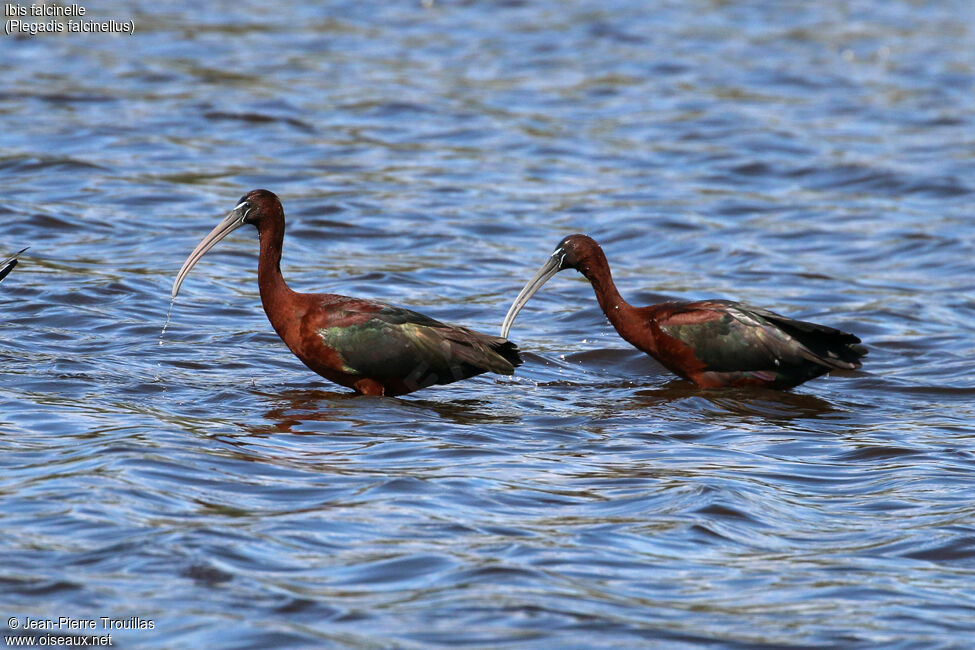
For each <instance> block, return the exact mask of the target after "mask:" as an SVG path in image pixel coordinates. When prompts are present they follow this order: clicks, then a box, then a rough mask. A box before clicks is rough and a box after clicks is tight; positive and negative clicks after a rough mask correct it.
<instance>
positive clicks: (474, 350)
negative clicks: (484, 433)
mask: <svg viewBox="0 0 975 650" xmlns="http://www.w3.org/2000/svg"><path fill="white" fill-rule="evenodd" d="M318 333H319V335H320V336H321V337H322V342H323V343H324V344H325V345H326V346H328V347H329V348H332V349H333V350H335V351H336V352H337V353H338V354H339V355H340V356H341V357H342V360H343V363H344V365H345V368H344V370H345V371H346V372H349V373H352V374H356V375H361V376H362V377H369V378H373V379H378V380H382V379H396V378H404V377H405V378H409V379H410V380H411V381H413V382H415V383H417V384H418V385H429V384H445V383H450V382H453V381H457V380H459V379H465V378H467V377H472V376H474V375H478V374H481V373H483V372H487V371H491V372H497V373H501V374H509V375H510V374H511V373H512V372H513V371H514V367H515V366H516V365H518V364H519V363H521V360H520V358H519V357H518V353H517V348H516V347H515V346H514V344H512V343H510V342H508V341H507V340H506V339H503V338H500V337H496V336H488V335H486V334H481V333H479V332H474V331H472V330H469V329H467V328H464V327H455V326H452V325H447V324H445V323H441V322H440V321H437V320H434V319H432V318H430V317H428V316H424V315H423V314H419V313H417V312H414V311H411V310H408V309H403V308H401V307H394V306H391V305H384V306H382V307H381V308H380V309H379V310H378V311H374V312H372V313H370V314H368V315H367V318H366V319H365V320H363V321H361V322H359V323H356V324H352V325H346V326H342V327H329V328H322V329H319V330H318Z"/></svg>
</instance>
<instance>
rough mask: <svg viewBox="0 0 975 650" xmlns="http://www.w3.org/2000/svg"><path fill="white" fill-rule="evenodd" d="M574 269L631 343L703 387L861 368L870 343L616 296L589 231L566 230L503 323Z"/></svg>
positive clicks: (752, 312) (754, 316)
mask: <svg viewBox="0 0 975 650" xmlns="http://www.w3.org/2000/svg"><path fill="white" fill-rule="evenodd" d="M570 268H571V269H576V270H577V271H579V272H580V273H582V275H584V276H585V277H586V279H587V280H589V282H590V283H591V284H592V288H593V290H594V291H595V293H596V299H597V300H598V301H599V306H600V307H601V308H602V310H603V313H605V314H606V316H607V318H609V322H610V323H611V324H612V325H613V327H614V328H616V331H617V332H618V333H619V335H620V336H622V337H623V338H624V339H625V340H626V341H628V342H629V343H630V344H631V345H633V346H634V347H636V348H638V349H640V350H642V351H644V352H646V353H647V354H649V355H650V356H652V357H653V358H654V359H656V360H657V361H659V362H660V363H661V364H662V365H663V366H664V367H665V368H667V369H668V370H670V371H671V372H673V373H674V374H677V375H679V376H681V377H683V378H684V379H688V380H690V381H692V382H694V383H695V384H697V385H698V386H700V387H702V388H716V387H721V386H767V387H771V388H791V387H793V386H797V385H798V384H801V383H803V382H805V381H808V380H810V379H812V378H814V377H818V376H820V375H822V374H825V373H827V372H829V371H830V370H837V369H842V370H853V369H856V368H859V367H860V366H861V364H860V357H862V356H864V355H865V354H866V353H867V349H866V348H865V347H863V346H862V345H859V343H860V339H858V338H857V337H856V336H854V335H853V334H847V333H846V332H841V331H840V330H837V329H833V328H832V327H827V326H825V325H817V324H816V323H809V322H806V321H800V320H795V319H792V318H787V317H785V316H782V315H780V314H776V313H775V312H771V311H768V310H767V309H758V308H755V307H749V306H747V305H744V304H741V303H737V302H731V301H730V300H702V301H698V302H665V303H661V304H659V305H650V306H649V307H633V306H632V305H630V304H629V303H627V302H626V301H625V300H623V298H622V297H621V296H620V293H619V291H618V290H617V289H616V284H615V283H614V282H613V277H612V274H611V273H610V269H609V263H608V262H607V261H606V255H605V254H604V253H603V249H602V248H600V246H599V244H597V243H596V242H595V241H594V240H593V239H592V238H591V237H588V236H586V235H569V236H568V237H566V238H565V239H563V240H562V241H561V242H559V245H558V246H557V247H556V248H555V252H553V253H552V255H551V256H550V257H549V258H548V261H547V262H545V264H544V265H543V266H542V268H541V269H540V270H539V271H538V273H537V274H536V275H535V277H534V278H532V279H531V280H530V281H529V282H528V284H526V285H525V287H524V288H523V289H522V290H521V293H520V294H518V297H517V298H515V301H514V303H512V305H511V309H509V310H508V314H507V316H505V319H504V324H503V325H502V326H501V336H507V335H508V331H509V330H510V328H511V324H512V323H513V322H514V320H515V316H517V315H518V312H519V311H521V309H522V307H524V306H525V303H527V302H528V299H529V298H531V297H532V296H533V295H534V294H535V292H536V291H538V290H539V289H540V288H541V287H542V285H543V284H545V282H546V281H548V279H549V278H551V277H552V276H554V275H555V274H556V273H558V272H559V271H563V270H565V269H570Z"/></svg>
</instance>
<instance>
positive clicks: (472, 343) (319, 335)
mask: <svg viewBox="0 0 975 650" xmlns="http://www.w3.org/2000/svg"><path fill="white" fill-rule="evenodd" d="M244 223H251V224H253V225H255V226H256V227H257V229H258V232H259V234H260V242H261V254H260V260H259V262H258V272H257V273H258V285H259V287H260V292H261V302H262V304H263V306H264V311H265V313H266V314H267V317H268V320H269V321H270V322H271V325H272V327H274V330H275V331H276V332H277V333H278V336H280V337H281V339H282V340H283V341H284V342H285V344H286V345H287V346H288V348H289V349H290V350H291V351H292V352H293V353H294V354H295V356H297V357H298V358H299V359H301V361H302V362H304V364H305V365H306V366H308V367H309V368H311V369H312V370H314V371H315V372H317V373H318V374H320V375H321V376H323V377H325V378H326V379H329V380H331V381H333V382H335V383H337V384H341V385H342V386H347V387H349V388H352V389H354V390H356V391H357V392H359V393H363V394H367V395H387V396H392V395H403V394H406V393H410V392H413V391H415V390H418V389H420V388H425V387H427V386H431V385H434V384H449V383H452V382H455V381H458V380H460V379H466V378H468V377H473V376H474V375H479V374H481V373H484V372H488V371H490V372H496V373H500V374H509V375H510V374H511V373H512V372H514V368H515V366H517V365H518V364H520V363H521V358H520V357H519V355H518V348H517V346H515V345H514V344H513V343H511V342H510V341H507V340H506V339H504V338H501V337H497V336H490V335H487V334H482V333H480V332H475V331H474V330H470V329H467V328H465V327H458V326H455V325H448V324H445V323H441V322H439V321H437V320H434V319H432V318H429V317H427V316H424V315H423V314H419V313H417V312H414V311H411V310H408V309H404V308H402V307H395V306H392V305H387V304H385V303H382V302H377V301H373V300H363V299H360V298H350V297H347V296H341V295H337V294H308V293H299V292H296V291H292V290H291V288H290V287H288V285H287V283H286V282H285V281H284V277H283V276H282V275H281V269H280V260H281V247H282V244H283V241H284V210H283V209H282V208H281V203H280V201H279V200H278V198H277V197H276V196H275V195H274V194H272V193H271V192H268V191H267V190H254V191H252V192H250V193H248V194H247V195H245V196H244V197H243V198H242V199H241V201H240V202H239V205H238V206H237V208H235V209H234V211H233V212H231V213H230V215H228V217H227V218H226V219H225V220H224V221H223V222H222V223H221V224H220V225H218V226H217V227H216V228H215V229H214V230H213V232H211V233H210V235H208V236H207V237H206V238H204V240H203V241H202V242H201V243H200V245H199V246H197V248H196V250H194V251H193V253H191V254H190V256H189V258H188V259H187V260H186V263H185V264H184V265H183V269H182V270H181V271H180V274H179V276H178V277H177V279H176V283H175V284H174V287H173V297H174V298H175V296H176V293H177V292H178V291H179V285H180V284H181V282H182V280H183V278H184V277H185V276H186V274H187V273H188V272H189V269H190V268H192V266H193V265H194V264H195V263H196V261H197V260H198V259H199V258H200V257H202V255H203V254H204V253H205V252H206V251H207V250H209V249H210V248H212V246H213V245H214V244H216V242H217V241H219V240H220V239H222V238H223V237H225V236H226V235H227V234H229V233H230V232H231V231H232V230H235V229H236V228H237V227H239V226H240V225H243V224H244Z"/></svg>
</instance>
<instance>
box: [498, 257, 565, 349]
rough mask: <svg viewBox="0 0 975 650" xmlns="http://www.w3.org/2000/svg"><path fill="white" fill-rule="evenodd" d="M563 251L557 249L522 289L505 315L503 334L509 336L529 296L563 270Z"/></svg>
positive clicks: (505, 336) (502, 327) (502, 325)
mask: <svg viewBox="0 0 975 650" xmlns="http://www.w3.org/2000/svg"><path fill="white" fill-rule="evenodd" d="M561 253H562V251H561V250H557V251H555V252H554V253H552V256H551V257H549V258H548V260H547V261H546V262H545V264H543V265H542V268H540V269H538V273H536V274H535V277H533V278H532V279H531V280H529V281H528V284H526V285H525V287H524V288H523V289H522V290H521V293H519V294H518V297H517V298H515V301H514V302H513V303H511V309H509V310H508V314H507V315H506V316H505V317H504V322H503V323H502V324H501V336H502V337H504V338H508V330H510V329H511V324H512V323H514V322H515V316H517V315H518V312H520V311H521V308H522V307H524V306H525V304H526V303H527V302H528V300H529V298H531V297H532V296H534V295H535V293H536V292H537V291H538V290H539V289H541V288H542V285H543V284H545V283H546V282H548V280H549V278H551V277H552V276H553V275H555V274H556V273H558V272H559V271H561V270H562V256H561Z"/></svg>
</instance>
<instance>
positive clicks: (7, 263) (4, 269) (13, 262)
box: [0, 246, 30, 280]
mask: <svg viewBox="0 0 975 650" xmlns="http://www.w3.org/2000/svg"><path fill="white" fill-rule="evenodd" d="M27 248H30V246H28V247H27ZM27 248H21V249H20V250H19V251H17V252H16V253H14V254H13V255H11V256H10V257H8V258H7V259H5V260H3V261H2V262H0V280H3V279H4V278H5V277H7V275H8V274H9V273H10V272H11V271H13V270H14V267H15V266H17V256H18V255H20V254H21V253H23V252H24V251H25V250H27Z"/></svg>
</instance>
